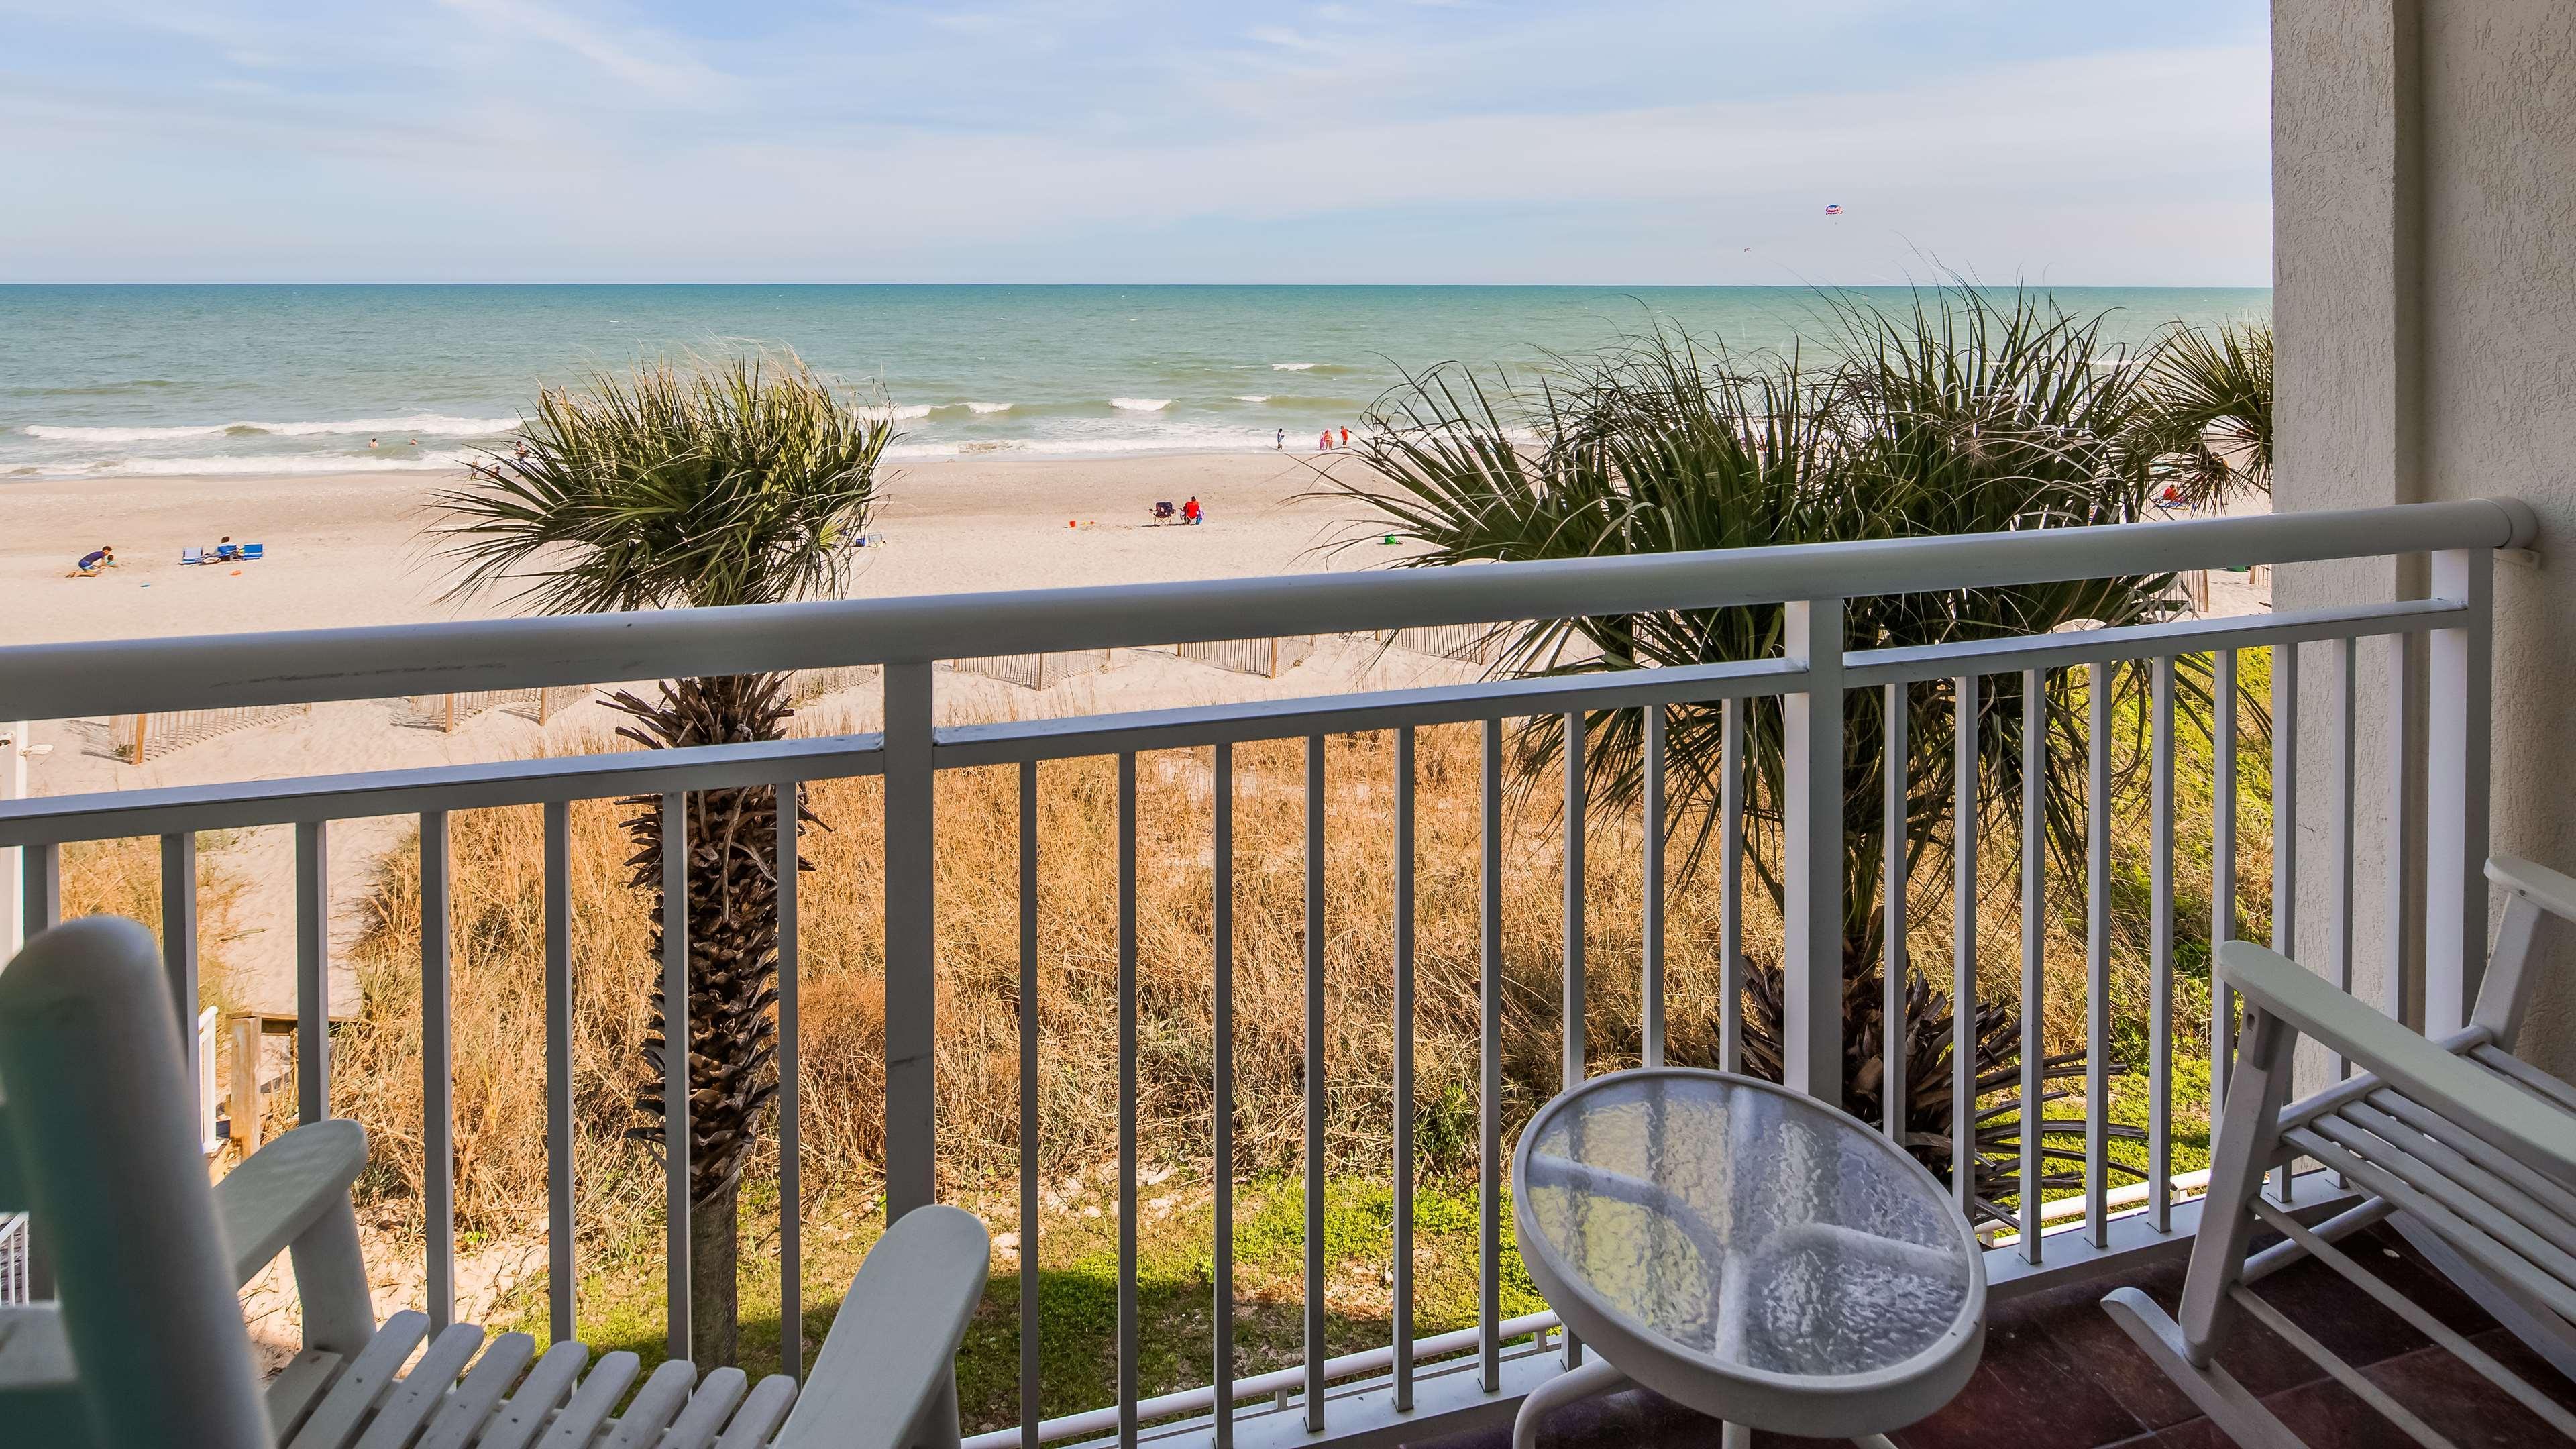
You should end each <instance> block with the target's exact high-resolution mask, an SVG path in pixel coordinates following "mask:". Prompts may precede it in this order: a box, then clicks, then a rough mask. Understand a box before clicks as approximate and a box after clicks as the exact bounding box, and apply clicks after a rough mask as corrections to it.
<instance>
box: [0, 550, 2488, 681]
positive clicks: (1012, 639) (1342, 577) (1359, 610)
mask: <svg viewBox="0 0 2576 1449" xmlns="http://www.w3.org/2000/svg"><path fill="white" fill-rule="evenodd" d="M2534 530H2535V525H2534V523H2533V520H2532V514H2531V511H2530V509H2529V508H2528V507H2527V506H2526V505H2524V504H2522V503H2521V502H2519V501H2518V500H2512V499H2470V500H2465V501H2461V502H2453V503H2416V504H2405V505H2400V506H2396V507H2389V508H2369V509H2342V510H2332V511H2324V512H2315V513H2294V514H2265V515H2260V516H2255V517H2245V518H2209V519H2190V520H2183V521H2178V522H2170V523H2134V524H2110V525H2104V526H2100V527H2091V528H2043V529H2032V530H2028V531H2025V532H2016V533H1984V534H1963V535H1954V536H1948V537H1940V538H1906V539H1873V540H1863V541H1857V542H1851V543H1827V544H1808V545H1794V546H1785V547H1778V548H1748V549H1729V550H1722V551H1710V552H1700V553H1675V554H1654V555H1638V556H1630V557H1624V558H1605V559H1568V560H1561V561H1551V562H1542V563H1511V564H1492V565H1486V566H1482V567H1476V568H1447V569H1424V570H1406V571H1399V570H1371V571H1367V572H1355V573H1331V574H1304V575H1292V576H1287V577H1280V578H1261V579H1228V580H1214V581H1206V582H1195V583H1169V584H1139V585H1119V586H1106V587H1094V588H1080V589H1030V590H1023V591H1018V592H1010V593H987V594H950V595H935V596H925V597H915V598H902V599H856V600H842V601H834V602H826V603H811V604H786V605H768V606H761V607H746V608H732V609H674V610H662V611H653V612H642V613H630V614H582V615H567V616H556V617H543V618H532V619H483V620H461V621H456V622H450V623H434V624H404V625H391V626H381V627H370V628H351V629H309V630H292V631H284V632H277V633H264V634H232V635H213V636H198V637H190V638H173V639H128V640H118V641H110V642H91V643H71V644H27V645H17V646H14V647H10V648H5V649H0V716H7V717H10V718H24V719H65V718H75V717H81V716H88V715H98V714H133V713H148V712H151V711H155V710H163V709H168V708H171V707H173V706H174V705H184V706H186V707H188V708H217V707H237V706H243V705H256V704H302V703H307V702H311V701H317V700H336V699H373V698H382V697H386V696H390V695H406V694H446V693H458V692H463V691H468V690H486V689H513V688H526V687H530V686H535V685H547V684H586V683H595V682H598V681H600V680H620V679H660V678H672V677H687V676H699V675H720V674H740V673H752V672H762V671H769V670H786V669H811V668H824V667H832V666H841V665H853V664H900V663H918V662H926V661H930V660H937V659H951V658H966V657H972V656H982V655H992V654H1020V653H1043V652H1049V651H1057V650H1066V649H1081V648H1089V649H1098V648H1104V647H1135V646H1140V645H1153V644H1174V643H1195V642H1200V641H1206V640H1217V639H1240V638H1253V637H1261V636H1267V635H1274V634H1279V633H1283V632H1289V633H1344V632H1358V631H1361V630H1369V629H1391V628H1411V627H1417V626H1424V625H1439V624H1479V623H1494V622H1500V621H1505V620H1514V619H1533V618H1536V619H1550V618H1572V617H1578V616H1582V615H1599V614H1622V613H1635V612H1641V611H1645V610H1650V609H1673V608H1692V609H1706V608H1725V607H1729V606H1735V605H1743V604H1765V603H1777V602H1780V601H1782V600H1787V599H1801V598H1842V597H1866V596H1870V595H1877V594H1898V593H1916V592H1924V591H1929V590H1937V589H1952V588H1970V587H1991V586H1995V585H2005V584H2025V583H2043V582H2051V581H2057V580H2065V579H2081V578H2101V577H2106V576H2114V575H2124V574H2153V573H2165V572H2169V571H2172V570H2178V569H2192V568H2209V567H2220V566H2234V565H2244V564H2277V563H2307V562H2316V561H2319V560H2325V559H2343V558H2376V557H2382V556H2386V555H2391V554H2403V553H2422V552H2427V551H2431V550H2439V549H2457V548H2512V547H2521V546H2523V545H2525V544H2527V543H2529V542H2530V540H2531V537H2532V534H2533V532H2534Z"/></svg>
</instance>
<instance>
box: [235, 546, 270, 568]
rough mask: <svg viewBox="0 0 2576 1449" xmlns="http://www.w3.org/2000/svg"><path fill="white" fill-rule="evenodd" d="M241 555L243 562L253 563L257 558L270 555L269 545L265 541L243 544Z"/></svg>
mask: <svg viewBox="0 0 2576 1449" xmlns="http://www.w3.org/2000/svg"><path fill="white" fill-rule="evenodd" d="M241 556H242V562H244V563H251V562H254V561H256V560H259V559H263V558H266V557H268V545H267V544H264V543H246V544H243V545H242V551H241Z"/></svg>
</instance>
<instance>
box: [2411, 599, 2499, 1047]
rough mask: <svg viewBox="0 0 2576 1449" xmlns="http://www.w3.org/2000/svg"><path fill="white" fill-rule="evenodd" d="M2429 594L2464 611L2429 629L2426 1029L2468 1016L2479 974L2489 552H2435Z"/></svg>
mask: <svg viewBox="0 0 2576 1449" xmlns="http://www.w3.org/2000/svg"><path fill="white" fill-rule="evenodd" d="M2432 585H2433V593H2434V595H2435V596H2436V597H2438V598H2444V599H2451V600H2455V601H2456V602H2458V603H2459V604H2460V605H2461V606H2462V607H2463V608H2465V609H2466V610H2467V611H2468V617H2467V618H2466V619H2465V620H2464V621H2463V622H2462V623H2461V624H2459V625H2458V626H2457V627H2455V628H2449V629H2436V630H2434V631H2433V632H2432V637H2431V639H2430V640H2429V641H2428V643H2429V648H2430V653H2431V669H2430V674H2429V683H2430V686H2431V690H2430V693H2429V695H2428V696H2427V698H2428V700H2429V710H2428V714H2429V717H2428V718H2427V720H2426V721H2425V725H2426V729H2425V741H2424V745H2425V751H2424V754H2425V780H2424V803H2425V811H2424V814H2425V820H2424V892H2425V899H2424V1029H2425V1030H2426V1031H2427V1032H2428V1033H2432V1034H2435V1035H2439V1034H2441V1033H2443V1032H2449V1031H2456V1030H2458V1029H2459V1028H2460V1027H2462V1026H2465V1025H2467V1024H2468V1019H2469V1004H2470V1003H2471V1002H2473V1001H2475V1000H2476V999H2477V994H2478V986H2479V984H2480V982H2481V981H2482V980H2483V979H2484V978H2485V976H2486V946H2487V883H2486V858H2487V809H2488V801H2487V791H2488V788H2489V774H2488V771H2489V764H2490V755H2489V751H2490V748H2491V741H2490V739H2489V730H2490V727H2491V718H2490V716H2491V713H2492V711H2493V708H2494V700H2493V698H2492V690H2493V687H2494V672H2495V659H2494V645H2493V638H2492V632H2491V631H2492V627H2493V622H2494V617H2495V555H2494V554H2493V553H2491V552H2489V551H2488V550H2486V549H2482V548H2481V549H2450V550H2445V551H2443V552H2441V553H2437V554H2435V555H2433V576H2432Z"/></svg>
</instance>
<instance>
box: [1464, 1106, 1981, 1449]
mask: <svg viewBox="0 0 2576 1449" xmlns="http://www.w3.org/2000/svg"><path fill="white" fill-rule="evenodd" d="M1512 1190H1513V1200H1514V1204H1515V1209H1514V1210H1515V1222H1514V1231H1515V1233H1516V1234H1517V1236H1518V1237H1519V1239H1520V1246H1521V1255H1522V1258H1523V1260H1524V1261H1525V1262H1526V1263H1527V1265H1528V1267H1529V1270H1530V1275H1531V1277H1532V1279H1533V1280H1534V1281H1536V1283H1537V1284H1538V1286H1539V1288H1540V1291H1541V1292H1542V1293H1544V1294H1545V1295H1546V1297H1547V1300H1548V1302H1549V1304H1550V1305H1551V1306H1552V1307H1554V1308H1555V1309H1556V1311H1557V1315H1558V1317H1560V1318H1561V1319H1563V1320H1564V1321H1565V1322H1566V1323H1567V1325H1568V1326H1569V1327H1571V1328H1573V1330H1574V1331H1575V1332H1576V1333H1577V1334H1579V1335H1580V1336H1581V1337H1582V1338H1583V1339H1584V1340H1585V1341H1587V1342H1589V1343H1590V1344H1592V1345H1593V1346H1594V1347H1595V1348H1596V1349H1598V1350H1599V1351H1600V1353H1601V1354H1602V1356H1603V1357H1605V1358H1606V1359H1608V1360H1609V1362H1610V1363H1611V1365H1612V1366H1613V1367H1615V1368H1617V1369H1618V1370H1619V1371H1620V1372H1622V1373H1624V1374H1626V1375H1627V1376H1628V1377H1630V1378H1633V1379H1635V1380H1637V1381H1638V1382H1640V1383H1643V1384H1646V1385H1647V1386H1648V1387H1650V1388H1653V1389H1655V1390H1657V1391H1658V1392H1661V1393H1663V1394H1664V1395H1666V1396H1667V1397H1670V1398H1673V1399H1676V1400H1678V1401H1680V1402H1682V1403H1685V1404H1689V1405H1691V1406H1692V1407H1694V1408H1697V1409H1700V1410H1701V1411H1702V1412H1705V1413H1708V1414H1711V1415H1715V1416H1717V1417H1719V1418H1723V1419H1726V1420H1728V1421H1730V1422H1733V1423H1739V1424H1746V1425H1750V1426H1752V1427H1754V1428H1760V1429H1771V1430H1777V1431H1780V1432H1784V1433H1797V1434H1810V1435H1818V1436H1827V1435H1830V1436H1849V1435H1856V1434H1875V1433H1883V1432H1885V1431H1887V1430H1890V1429H1894V1428H1899V1427H1902V1426H1903V1425H1905V1424H1909V1423H1912V1422H1913V1421H1914V1420H1916V1419H1918V1418H1921V1417H1922V1416H1923V1415H1925V1414H1928V1413H1930V1412H1931V1411H1932V1410H1934V1409H1936V1408H1939V1407H1940V1406H1941V1405H1942V1404H1944V1403H1947V1402H1948V1401H1949V1399H1950V1397H1951V1396H1952V1395H1953V1394H1955V1393H1957V1392H1958V1389H1959V1387H1960V1385H1961V1384H1963V1383H1965V1382H1966V1381H1967V1377H1968V1375H1969V1373H1970V1372H1972V1371H1973V1370H1974V1369H1975V1367H1976V1363H1977V1357H1978V1354H1979V1352H1980V1351H1981V1350H1982V1348H1983V1346H1984V1341H1985V1298H1986V1275H1985V1264H1984V1260H1983V1258H1982V1257H1981V1255H1980V1253H1979V1250H1978V1246H1977V1242H1976V1239H1975V1237H1974V1235H1973V1234H1972V1233H1971V1231H1970V1229H1969V1227H1968V1223H1967V1220H1966V1219H1965V1218H1964V1217H1962V1216H1961V1215H1960V1214H1959V1212H1958V1211H1957V1210H1956V1209H1955V1208H1954V1207H1953V1206H1952V1205H1951V1202H1950V1198H1949V1194H1948V1193H1947V1191H1946V1190H1944V1189H1943V1188H1942V1186H1941V1185H1940V1183H1939V1182H1937V1181H1936V1180H1935V1179H1934V1178H1933V1177H1932V1175H1931V1174H1930V1173H1929V1172H1927V1171H1925V1170H1924V1168H1923V1166H1922V1165H1921V1164H1920V1163H1917V1162H1915V1161H1914V1160H1913V1159H1912V1158H1911V1157H1910V1156H1908V1155H1907V1154H1905V1153H1904V1152H1902V1151H1900V1150H1899V1149H1897V1148H1896V1147H1895V1146H1894V1145H1893V1144H1891V1143H1889V1142H1888V1141H1887V1139H1886V1138H1885V1137H1884V1136H1882V1135H1881V1134H1880V1133H1878V1132H1877V1131H1875V1130H1873V1129H1871V1128H1870V1127H1868V1126H1867V1125H1865V1124H1863V1123H1862V1122H1860V1121H1858V1120H1857V1119H1855V1118H1852V1117H1849V1116H1847V1115H1845V1114H1843V1113H1841V1112H1837V1111H1834V1110H1831V1109H1829V1108H1826V1107H1823V1106H1820V1105H1818V1104H1817V1103H1815V1102H1813V1101H1810V1100H1809V1099H1807V1098H1805V1097H1803V1096H1800V1095H1798V1094H1796V1093H1792V1092H1789V1091H1786V1090H1784V1089H1782V1088H1780V1087H1777V1086H1774V1085H1772V1084H1770V1083H1768V1082H1761V1081H1756V1080H1753V1079H1751V1078H1748V1077H1741V1076H1734V1075H1729V1074H1725V1073H1719V1072H1708V1071H1696V1070H1691V1069H1686V1068H1667V1067H1656V1068H1645V1069H1640V1070H1636V1071H1628V1072H1619V1073H1615V1074H1612V1075H1610V1076H1605V1077H1597V1078H1594V1079H1592V1080H1591V1081H1588V1082H1584V1083H1582V1084H1580V1085H1578V1086H1577V1087H1576V1088H1575V1089H1574V1090H1572V1091H1570V1092H1567V1093H1565V1094H1564V1095H1562V1096H1560V1097H1558V1098H1557V1099H1556V1100H1554V1101H1552V1102H1550V1103H1549V1104H1548V1105H1547V1106H1545V1107H1544V1108H1541V1109H1540V1111H1539V1113H1538V1115H1537V1116H1536V1117H1535V1118H1533V1119H1532V1120H1531V1122H1530V1125H1529V1127H1528V1129H1527V1130H1526V1131H1525V1132H1524V1133H1523V1134H1522V1136H1521V1145H1520V1149H1519V1151H1518V1152H1517V1153H1516V1154H1515V1156H1514V1159H1513V1163H1512Z"/></svg>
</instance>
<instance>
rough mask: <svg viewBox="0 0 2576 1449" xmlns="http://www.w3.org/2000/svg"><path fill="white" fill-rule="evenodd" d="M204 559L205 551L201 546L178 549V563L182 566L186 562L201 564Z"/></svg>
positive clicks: (186, 563)
mask: <svg viewBox="0 0 2576 1449" xmlns="http://www.w3.org/2000/svg"><path fill="white" fill-rule="evenodd" d="M205 561H206V551H205V550H204V549H202V548H183V549H181V550H179V563H180V565H181V566H182V567H185V566H186V565H188V564H201V563H204V562H205Z"/></svg>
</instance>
